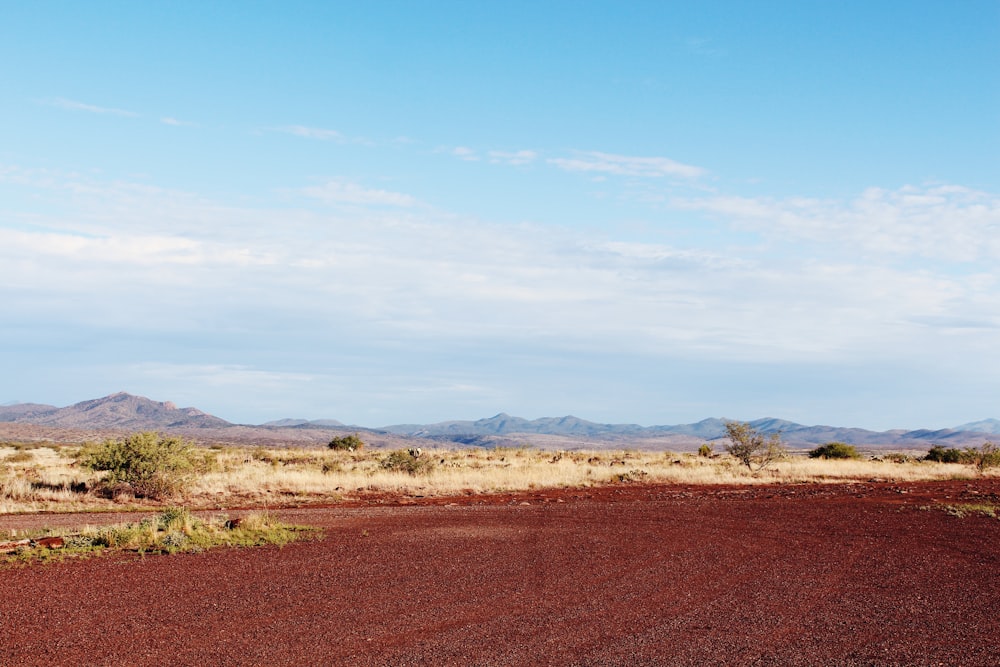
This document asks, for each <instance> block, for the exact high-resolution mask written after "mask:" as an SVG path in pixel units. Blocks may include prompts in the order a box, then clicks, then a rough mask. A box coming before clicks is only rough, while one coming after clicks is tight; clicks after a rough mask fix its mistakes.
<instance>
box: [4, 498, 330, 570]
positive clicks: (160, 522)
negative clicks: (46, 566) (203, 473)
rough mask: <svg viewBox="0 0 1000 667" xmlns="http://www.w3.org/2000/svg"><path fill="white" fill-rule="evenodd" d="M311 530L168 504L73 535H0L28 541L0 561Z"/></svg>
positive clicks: (164, 548) (264, 539)
mask: <svg viewBox="0 0 1000 667" xmlns="http://www.w3.org/2000/svg"><path fill="white" fill-rule="evenodd" d="M316 532H317V529H315V528H310V527H307V526H294V525H288V524H285V523H282V522H280V521H278V520H277V519H276V518H275V517H274V516H273V515H271V514H270V513H268V512H266V511H264V512H251V513H250V514H247V515H245V516H243V517H241V518H238V519H230V518H228V517H225V516H216V517H213V518H211V519H201V518H199V517H196V516H195V515H193V514H191V512H190V511H189V510H187V509H186V508H183V507H171V508H168V509H166V510H165V511H163V512H162V513H160V514H158V515H156V516H152V517H147V518H145V519H143V520H141V521H136V522H131V523H119V524H114V525H110V526H101V527H96V528H94V527H87V528H85V529H83V530H82V531H79V532H76V533H70V532H67V531H58V530H51V529H49V530H39V531H30V532H25V533H22V534H20V535H17V536H15V535H11V534H7V535H4V534H0V546H2V545H3V544H4V543H7V544H11V543H13V542H16V541H24V540H30V543H29V544H25V545H18V546H16V547H14V548H13V549H12V550H11V551H10V553H7V554H0V562H3V561H4V560H6V561H7V562H8V563H16V562H22V563H31V562H39V561H47V560H53V559H62V558H66V557H74V556H76V557H82V556H89V555H94V554H97V553H103V552H107V551H135V552H138V553H140V554H147V553H162V554H173V553H178V552H197V551H204V550H207V549H213V548H216V547H255V546H264V545H268V544H273V545H276V546H279V547H281V546H284V545H286V544H288V543H289V542H294V541H295V540H298V539H301V538H302V537H304V536H306V535H309V534H311V533H312V534H315V533H316ZM45 538H61V540H62V544H61V545H59V546H56V547H54V548H50V547H49V546H45V544H44V539H45Z"/></svg>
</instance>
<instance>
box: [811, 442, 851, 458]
mask: <svg viewBox="0 0 1000 667" xmlns="http://www.w3.org/2000/svg"><path fill="white" fill-rule="evenodd" d="M809 458H811V459H860V458H861V454H859V453H858V450H857V449H855V448H854V445H848V444H847V443H846V442H828V443H826V444H825V445H820V446H819V447H817V448H816V449H813V450H810V452H809Z"/></svg>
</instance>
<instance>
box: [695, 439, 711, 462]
mask: <svg viewBox="0 0 1000 667" xmlns="http://www.w3.org/2000/svg"><path fill="white" fill-rule="evenodd" d="M698 456H701V457H703V458H706V459H707V458H710V457H711V456H712V445H710V444H708V443H707V442H706V443H705V444H703V445H702V446H701V447H699V448H698Z"/></svg>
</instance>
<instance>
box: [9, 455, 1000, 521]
mask: <svg viewBox="0 0 1000 667" xmlns="http://www.w3.org/2000/svg"><path fill="white" fill-rule="evenodd" d="M78 451H79V449H78V448H75V447H70V446H67V447H63V448H57V449H51V448H39V449H34V450H32V451H31V452H30V454H31V459H30V460H29V459H27V458H26V457H21V456H17V454H19V453H22V452H20V451H19V450H17V449H15V448H12V447H0V513H7V512H31V511H43V510H45V511H58V510H61V511H79V510H83V509H90V510H95V509H96V510H100V509H110V508H115V509H121V508H122V505H131V506H136V505H141V506H154V507H155V506H162V504H161V502H164V501H156V500H150V499H142V500H141V501H140V500H137V499H136V498H135V497H134V495H133V494H132V493H130V492H129V490H128V488H124V489H118V490H115V489H111V490H112V491H114V492H115V493H117V495H115V494H114V493H109V492H108V487H107V485H106V484H105V479H106V477H105V476H106V474H107V473H103V472H100V471H92V470H87V469H85V468H83V467H82V466H80V465H78V464H76V463H74V461H75V459H76V457H77V455H78ZM196 456H197V457H198V460H197V462H196V465H195V469H196V473H195V474H192V475H191V477H190V480H189V483H188V484H187V485H186V486H185V487H184V488H183V490H182V491H181V492H179V493H177V494H176V495H175V496H173V497H171V498H169V499H167V501H168V502H183V503H184V504H185V505H188V506H190V507H195V508H220V507H236V506H252V505H265V506H274V505H294V504H302V503H315V502H337V501H340V500H342V499H345V498H350V497H357V496H359V495H366V494H373V493H375V494H399V495H410V496H449V495H467V494H480V493H498V492H509V491H524V490H531V489H544V488H577V487H587V486H594V485H606V484H629V483H673V484H780V483H803V482H837V481H852V480H860V481H868V480H872V479H879V480H886V481H899V482H909V481H918V480H933V479H956V478H973V477H976V476H979V475H995V474H997V471H996V470H995V469H994V470H992V471H979V470H977V469H976V467H975V466H973V465H968V464H958V463H937V462H929V461H919V460H916V459H913V458H910V457H908V456H904V455H899V456H892V455H882V456H881V457H880V458H879V459H878V460H873V459H843V460H836V459H823V458H808V457H807V456H806V455H805V454H804V453H799V454H793V455H789V456H785V457H784V458H782V459H780V460H778V461H775V462H774V463H772V464H771V465H770V467H768V468H767V469H765V470H762V471H753V470H750V469H748V468H747V467H746V466H745V465H742V464H741V463H740V462H739V461H738V460H737V459H735V458H733V457H731V456H727V455H707V456H706V455H700V456H699V455H696V454H693V453H691V454H687V453H684V454H678V453H673V452H648V451H647V452H640V451H634V450H624V451H613V452H609V451H602V452H594V451H563V452H555V451H546V450H539V449H532V448H527V447H526V448H497V449H473V448H470V449H441V450H424V451H421V450H417V449H414V450H399V451H396V452H387V451H384V450H371V449H366V450H355V451H349V450H335V449H329V448H325V447H324V448H322V449H319V448H313V449H304V448H295V449H278V448H263V447H228V446H227V447H222V446H213V447H211V448H196Z"/></svg>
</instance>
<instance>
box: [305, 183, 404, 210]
mask: <svg viewBox="0 0 1000 667" xmlns="http://www.w3.org/2000/svg"><path fill="white" fill-rule="evenodd" d="M299 192H300V193H301V194H303V195H305V196H306V197H310V198H313V199H318V200H320V201H322V202H324V203H326V204H356V205H360V206H394V207H401V208H409V207H412V206H416V205H417V204H418V202H417V200H416V199H415V198H414V197H411V196H410V195H406V194H402V193H399V192H391V191H389V190H378V189H371V188H365V187H362V186H360V185H358V184H357V183H351V182H346V181H329V182H327V183H324V184H323V185H315V186H309V187H305V188H301V189H300V190H299Z"/></svg>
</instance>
